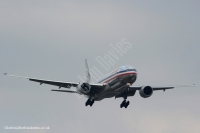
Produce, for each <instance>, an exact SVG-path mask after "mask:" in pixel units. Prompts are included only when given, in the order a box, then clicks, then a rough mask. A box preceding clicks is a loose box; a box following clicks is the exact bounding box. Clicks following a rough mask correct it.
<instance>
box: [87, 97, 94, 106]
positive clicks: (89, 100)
mask: <svg viewBox="0 0 200 133" xmlns="http://www.w3.org/2000/svg"><path fill="white" fill-rule="evenodd" d="M93 104H94V100H93V99H88V100H87V102H86V103H85V106H88V105H90V107H92V105H93Z"/></svg>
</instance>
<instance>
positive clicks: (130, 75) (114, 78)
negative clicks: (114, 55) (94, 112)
mask: <svg viewBox="0 0 200 133" xmlns="http://www.w3.org/2000/svg"><path fill="white" fill-rule="evenodd" d="M136 79H137V71H136V69H134V68H133V67H132V66H123V67H120V68H119V69H117V70H115V71H113V72H112V73H110V74H109V75H108V76H105V77H104V78H102V79H101V80H100V81H99V82H98V83H103V84H105V86H104V89H103V90H102V91H101V92H99V93H97V94H95V95H93V96H92V98H93V99H94V100H95V101H100V100H102V99H104V98H111V97H115V96H117V95H119V94H122V93H123V92H125V91H126V89H127V88H128V86H131V85H132V84H133V83H134V82H135V81H136Z"/></svg>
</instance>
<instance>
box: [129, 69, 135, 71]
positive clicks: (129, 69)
mask: <svg viewBox="0 0 200 133" xmlns="http://www.w3.org/2000/svg"><path fill="white" fill-rule="evenodd" d="M127 71H136V69H127Z"/></svg>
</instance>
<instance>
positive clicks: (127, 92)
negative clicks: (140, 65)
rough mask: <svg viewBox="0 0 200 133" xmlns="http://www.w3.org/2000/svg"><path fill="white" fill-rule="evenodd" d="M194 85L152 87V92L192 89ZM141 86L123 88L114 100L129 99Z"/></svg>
mask: <svg viewBox="0 0 200 133" xmlns="http://www.w3.org/2000/svg"><path fill="white" fill-rule="evenodd" d="M194 86H195V85H180V86H164V87H152V86H151V88H152V89H153V91H157V90H163V91H165V90H167V89H174V88H177V87H194ZM142 87H143V86H128V85H127V86H124V90H125V91H124V92H122V93H121V94H119V95H117V96H115V98H119V97H130V96H134V95H135V92H136V91H137V90H138V91H139V90H140V89H142Z"/></svg>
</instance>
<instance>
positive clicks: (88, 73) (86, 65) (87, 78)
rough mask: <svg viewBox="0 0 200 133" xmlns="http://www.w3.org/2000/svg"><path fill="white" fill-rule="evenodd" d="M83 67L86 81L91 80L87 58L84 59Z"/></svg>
mask: <svg viewBox="0 0 200 133" xmlns="http://www.w3.org/2000/svg"><path fill="white" fill-rule="evenodd" d="M85 69H86V82H87V83H90V82H91V76H90V70H89V66H88V63H87V59H85Z"/></svg>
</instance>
